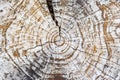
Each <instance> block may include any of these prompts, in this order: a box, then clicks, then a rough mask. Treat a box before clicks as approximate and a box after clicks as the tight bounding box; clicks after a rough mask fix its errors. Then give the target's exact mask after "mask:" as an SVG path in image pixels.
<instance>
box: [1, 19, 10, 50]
mask: <svg viewBox="0 0 120 80" xmlns="http://www.w3.org/2000/svg"><path fill="white" fill-rule="evenodd" d="M11 24H12V21H11V22H9V23H6V24H4V25H0V29H1V30H2V36H3V37H4V40H2V50H4V51H5V45H6V31H7V30H8V28H9V27H10V25H11Z"/></svg>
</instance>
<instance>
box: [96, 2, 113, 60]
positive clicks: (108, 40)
mask: <svg viewBox="0 0 120 80" xmlns="http://www.w3.org/2000/svg"><path fill="white" fill-rule="evenodd" d="M111 4H112V3H110V4H108V5H99V4H98V3H97V5H98V7H99V9H100V10H101V11H102V18H103V20H104V23H103V33H104V36H105V44H106V48H107V52H108V59H110V58H111V56H112V49H111V47H110V44H109V43H114V39H113V37H112V36H111V34H110V33H109V32H107V28H108V24H109V22H110V21H109V17H108V13H107V11H108V10H107V9H108V8H109V7H110V6H111Z"/></svg>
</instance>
